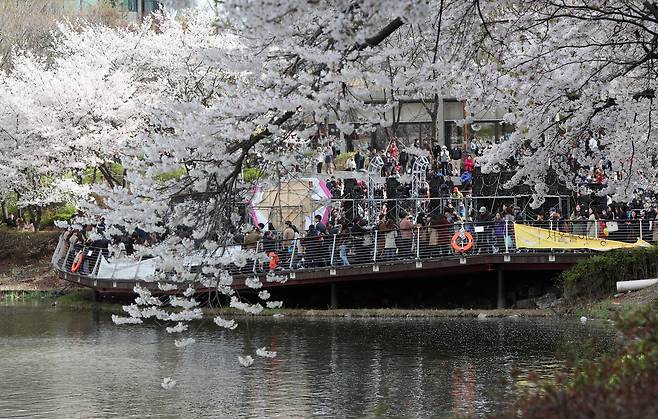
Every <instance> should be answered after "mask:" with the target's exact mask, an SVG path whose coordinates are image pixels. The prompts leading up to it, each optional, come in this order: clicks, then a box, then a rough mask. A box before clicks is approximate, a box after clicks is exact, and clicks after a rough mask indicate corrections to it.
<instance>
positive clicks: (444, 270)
mask: <svg viewBox="0 0 658 419" xmlns="http://www.w3.org/2000/svg"><path fill="white" fill-rule="evenodd" d="M590 255H591V253H588V252H580V253H549V252H533V253H499V254H483V255H466V256H462V257H456V256H455V257H444V258H435V259H422V260H421V259H403V260H395V261H391V262H382V263H370V264H362V265H351V266H344V267H342V266H341V267H322V268H313V269H299V270H294V271H277V272H276V275H277V276H280V277H284V278H285V281H284V282H278V281H272V282H270V281H268V277H267V274H266V273H265V272H256V273H255V274H254V273H251V274H249V275H246V274H239V275H235V276H234V281H233V285H232V286H233V288H234V289H237V290H242V289H247V288H249V287H248V286H247V285H246V283H245V280H246V279H247V278H253V277H254V276H257V277H258V278H259V279H260V280H261V282H262V284H263V287H262V288H263V289H268V288H277V287H292V286H302V285H319V284H332V283H341V282H351V281H367V280H381V279H400V280H403V279H404V278H427V279H428V280H434V279H439V278H442V277H446V276H451V275H460V274H468V273H479V272H496V271H498V270H500V271H502V272H507V271H533V270H550V271H557V270H564V269H567V268H568V267H570V266H571V265H573V264H575V263H577V262H578V261H580V260H583V259H585V258H588V257H589V256H590ZM57 271H58V273H59V275H60V277H61V278H63V279H64V280H66V281H69V282H73V283H77V284H80V285H83V286H85V287H90V288H93V289H95V290H97V291H99V292H103V293H132V292H133V288H134V287H135V285H140V286H142V287H147V288H150V289H153V290H157V289H158V288H157V283H154V282H146V281H142V280H129V279H103V278H95V277H93V276H86V275H80V274H77V273H72V272H67V271H66V270H62V269H58V270H57ZM201 290H207V288H205V287H201V286H200V287H199V291H201Z"/></svg>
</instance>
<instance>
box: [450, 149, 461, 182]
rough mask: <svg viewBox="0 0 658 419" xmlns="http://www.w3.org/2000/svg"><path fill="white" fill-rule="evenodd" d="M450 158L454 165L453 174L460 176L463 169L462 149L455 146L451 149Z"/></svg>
mask: <svg viewBox="0 0 658 419" xmlns="http://www.w3.org/2000/svg"><path fill="white" fill-rule="evenodd" d="M450 159H451V163H450V164H451V165H452V175H453V176H459V175H460V174H461V169H462V150H461V148H459V147H457V146H453V147H452V150H450Z"/></svg>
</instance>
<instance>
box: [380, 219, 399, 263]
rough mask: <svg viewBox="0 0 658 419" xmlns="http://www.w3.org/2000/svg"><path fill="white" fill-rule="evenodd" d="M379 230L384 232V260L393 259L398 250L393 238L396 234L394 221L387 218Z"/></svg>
mask: <svg viewBox="0 0 658 419" xmlns="http://www.w3.org/2000/svg"><path fill="white" fill-rule="evenodd" d="M381 230H382V233H384V260H393V259H395V254H396V253H397V251H398V248H397V245H396V243H395V239H396V237H397V236H398V231H397V227H396V225H395V222H394V221H393V220H391V219H390V218H389V219H388V220H387V221H386V224H384V226H383V227H382V228H381Z"/></svg>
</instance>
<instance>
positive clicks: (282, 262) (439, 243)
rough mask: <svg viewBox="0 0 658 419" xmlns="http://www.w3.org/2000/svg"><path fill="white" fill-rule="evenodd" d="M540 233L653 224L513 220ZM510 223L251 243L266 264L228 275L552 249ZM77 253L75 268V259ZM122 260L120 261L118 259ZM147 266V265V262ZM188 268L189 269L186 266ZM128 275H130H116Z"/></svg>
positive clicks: (95, 255) (82, 248)
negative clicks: (522, 243) (522, 239)
mask: <svg viewBox="0 0 658 419" xmlns="http://www.w3.org/2000/svg"><path fill="white" fill-rule="evenodd" d="M516 223H519V224H524V225H531V226H534V227H539V228H542V229H545V230H552V231H555V232H561V233H569V234H575V235H578V236H581V237H587V238H590V239H592V238H598V239H603V238H605V239H609V240H615V241H621V242H626V243H635V242H636V241H637V240H638V239H642V240H644V241H647V242H650V243H655V240H654V237H656V238H658V224H656V221H653V220H614V221H613V220H608V221H605V220H574V221H570V220H553V221H551V220H549V221H528V222H518V221H517V222H516ZM514 224H515V222H514V221H512V220H498V221H487V222H478V221H475V222H471V221H466V222H456V223H449V222H447V221H444V222H442V223H441V222H439V223H436V222H432V221H429V222H428V224H426V225H413V227H411V228H409V229H406V230H405V229H400V228H399V227H398V226H395V227H393V226H390V225H389V226H386V225H383V226H376V227H373V228H365V227H358V228H357V229H358V231H350V232H345V231H344V232H335V231H334V232H333V233H335V234H331V233H325V234H320V235H316V234H310V235H306V236H301V237H295V238H291V239H288V240H283V239H275V238H270V239H262V240H258V241H256V242H253V243H247V244H242V245H236V247H241V248H242V249H246V250H255V251H256V252H258V253H265V254H266V255H267V256H268V258H269V262H268V261H266V260H252V261H250V262H249V263H247V265H246V266H242V267H238V266H235V265H233V264H231V265H230V266H229V267H228V269H229V270H230V271H231V272H232V273H233V274H245V275H249V274H252V273H262V272H268V271H286V272H287V271H300V270H317V269H326V268H343V267H349V266H363V265H377V264H396V263H401V262H405V263H406V262H409V261H410V260H418V261H424V260H438V259H446V258H458V257H462V256H472V255H486V254H499V253H517V252H551V251H552V249H550V248H546V249H525V248H524V249H519V248H517V246H516V239H515V234H514ZM654 230H656V234H654ZM560 251H561V252H579V253H582V252H586V251H588V250H586V249H562V250H560ZM80 255H82V256H83V257H82V262H81V263H80V265H79V266H77V269H74V268H75V264H76V260H77V259H78V258H80ZM101 256H103V258H105V259H106V260H109V261H112V259H113V256H114V255H112V254H111V253H110V249H108V248H98V247H92V246H87V245H81V244H76V245H72V246H71V245H69V244H68V243H67V242H66V241H65V240H60V243H59V245H58V247H57V249H56V251H55V254H54V255H53V265H54V266H55V267H56V268H57V269H58V270H60V271H63V272H70V273H78V274H80V275H84V276H90V277H95V276H96V275H97V274H98V272H99V266H100V264H101V260H102V258H101ZM122 260H125V259H122ZM146 262H148V259H147V258H146V257H139V258H135V259H134V263H135V264H136V266H135V267H134V269H133V270H126V269H119V270H118V272H119V274H118V275H117V276H115V272H112V275H111V279H116V280H134V279H137V278H138V277H139V275H138V274H139V273H140V272H141V273H144V272H145V271H144V269H143V268H142V269H140V266H142V265H143V264H145V263H146ZM151 262H152V261H151ZM191 268H192V269H194V265H192V266H191ZM125 272H130V275H131V277H122V276H121V275H122V274H125ZM133 273H134V275H133Z"/></svg>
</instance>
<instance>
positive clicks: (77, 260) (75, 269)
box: [71, 250, 85, 273]
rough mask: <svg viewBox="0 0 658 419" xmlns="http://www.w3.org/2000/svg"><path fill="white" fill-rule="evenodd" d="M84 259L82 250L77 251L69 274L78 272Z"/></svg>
mask: <svg viewBox="0 0 658 419" xmlns="http://www.w3.org/2000/svg"><path fill="white" fill-rule="evenodd" d="M84 258H85V255H84V252H83V251H82V250H81V251H79V252H78V254H77V255H75V259H73V265H71V272H73V273H75V272H78V269H80V266H82V260H83V259H84Z"/></svg>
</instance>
